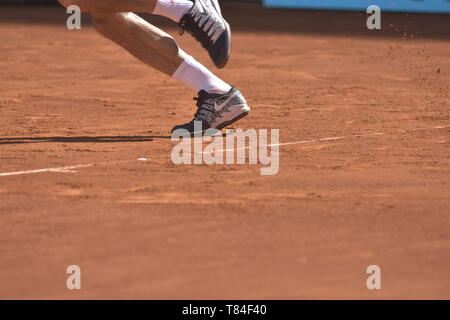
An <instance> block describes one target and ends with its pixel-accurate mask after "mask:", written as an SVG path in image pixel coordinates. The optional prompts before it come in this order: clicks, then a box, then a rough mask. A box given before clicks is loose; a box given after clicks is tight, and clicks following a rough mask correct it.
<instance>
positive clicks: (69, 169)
mask: <svg viewBox="0 0 450 320" xmlns="http://www.w3.org/2000/svg"><path fill="white" fill-rule="evenodd" d="M445 128H450V125H443V126H436V127H429V128H416V129H407V130H401V132H410V131H421V130H433V129H445ZM383 134H384V133H382V132H373V133H367V134H358V135H352V136H341V137H327V138H318V139H312V140H300V141H292V142H283V143H276V144H269V145H267V146H268V147H274V146H289V145H296V144H305V143H314V142H322V141H334V140H343V139H348V138H359V137H371V136H379V135H383ZM249 148H250V147H249V146H245V147H241V148H240V149H249ZM233 150H235V149H223V150H215V152H229V151H233ZM200 153H201V154H205V153H208V152H205V151H203V152H200ZM147 160H149V159H148V158H139V159H137V161H147ZM130 161H133V160H123V161H114V163H121V162H130ZM111 163H113V162H103V163H89V164H80V165H74V166H65V167H56V168H45V169H37V170H24V171H15V172H4V173H0V177H6V176H17V175H23V174H32V173H43V172H59V173H71V172H76V171H74V170H75V169H80V168H89V167H93V166H98V165H104V164H111Z"/></svg>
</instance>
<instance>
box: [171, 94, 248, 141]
mask: <svg viewBox="0 0 450 320" xmlns="http://www.w3.org/2000/svg"><path fill="white" fill-rule="evenodd" d="M194 100H197V108H198V109H197V112H196V113H195V115H194V119H193V120H192V121H191V122H188V123H185V124H182V125H177V126H175V127H173V129H172V133H173V132H174V131H175V130H177V129H184V130H187V131H189V132H190V133H191V134H195V133H197V131H201V132H202V133H204V132H205V131H206V130H208V129H209V130H211V129H216V130H220V129H222V128H224V127H226V126H228V125H230V124H232V123H234V122H236V121H238V120H239V119H242V118H243V117H245V116H246V115H248V114H249V113H250V107H249V106H248V105H247V101H246V100H245V98H244V96H243V95H242V94H241V92H240V91H239V90H237V89H236V88H231V90H230V91H228V92H227V93H225V94H217V93H208V92H206V91H204V90H202V91H200V92H199V93H198V97H196V98H194ZM199 127H200V130H199V129H198V128H199Z"/></svg>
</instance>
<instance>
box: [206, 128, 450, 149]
mask: <svg viewBox="0 0 450 320" xmlns="http://www.w3.org/2000/svg"><path fill="white" fill-rule="evenodd" d="M445 128H450V125H445V126H436V127H429V128H425V127H424V128H415V129H407V130H401V132H410V131H421V130H434V129H445ZM383 134H384V133H383V132H372V133H367V134H355V135H351V136H341V137H327V138H318V139H312V140H300V141H292V142H282V143H274V144H268V145H266V146H263V147H276V146H290V145H296V144H305V143H313V142H323V141H334V140H343V139H348V138H362V137H373V136H381V135H383ZM249 148H250V146H244V147H240V148H234V149H219V150H214V152H230V151H234V150H242V149H245V150H246V149H249ZM211 152H213V151H202V152H198V153H197V154H209V153H211Z"/></svg>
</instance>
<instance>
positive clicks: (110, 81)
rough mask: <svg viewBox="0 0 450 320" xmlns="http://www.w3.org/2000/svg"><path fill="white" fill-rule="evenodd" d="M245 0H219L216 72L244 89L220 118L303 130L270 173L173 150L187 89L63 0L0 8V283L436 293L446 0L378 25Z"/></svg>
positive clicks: (21, 291) (16, 290)
mask: <svg viewBox="0 0 450 320" xmlns="http://www.w3.org/2000/svg"><path fill="white" fill-rule="evenodd" d="M241 10H244V11H241ZM252 10H253V9H252V7H229V6H225V7H224V11H225V13H226V14H227V15H228V16H230V17H231V22H232V27H233V26H234V39H233V41H234V42H233V55H232V58H231V60H230V62H229V65H228V66H227V67H226V68H225V69H223V70H218V71H217V72H216V73H217V74H218V75H220V76H221V77H223V78H224V79H226V80H228V81H229V82H231V83H232V84H233V85H235V86H237V87H238V88H240V89H241V91H242V92H243V93H244V94H245V95H246V97H247V98H248V101H249V104H250V105H251V106H252V108H253V109H252V113H251V116H249V117H247V118H245V119H244V120H242V121H241V122H239V123H238V124H237V125H235V128H237V127H239V128H243V129H247V128H256V129H260V128H268V129H270V128H276V129H280V142H282V143H286V142H299V141H303V142H299V143H296V144H292V145H284V146H281V147H280V170H279V173H278V174H277V175H275V176H261V175H260V168H261V165H213V166H208V165H179V166H177V165H174V164H172V162H171V158H170V153H171V150H172V147H173V146H174V145H175V143H174V142H172V141H171V140H170V129H171V128H172V126H173V125H175V124H179V123H183V122H186V121H188V120H190V118H191V117H192V114H193V112H194V111H195V105H194V103H193V101H192V100H191V98H192V96H194V95H195V93H193V92H191V91H190V90H189V89H187V88H185V87H184V86H183V85H181V84H179V83H177V82H176V81H174V80H172V79H170V78H169V77H166V76H164V75H161V74H159V73H158V72H156V71H154V70H152V69H149V68H147V67H146V66H145V65H143V64H142V63H140V62H139V61H137V60H135V59H134V58H132V57H131V56H129V55H128V53H126V52H125V51H123V50H122V49H120V48H118V47H116V46H115V45H114V44H113V43H110V42H109V41H107V40H105V39H103V38H101V37H100V36H98V35H97V34H96V32H95V31H94V30H93V29H92V28H91V27H90V25H89V23H88V22H87V21H86V22H84V24H83V28H82V30H80V31H68V30H67V29H66V28H65V17H66V15H65V12H64V10H63V9H60V8H58V7H39V8H38V7H23V8H22V7H5V6H2V7H0V39H1V42H0V160H1V162H0V200H1V201H0V255H1V260H0V298H7V299H12V298H26V299H31V298H39V299H41V298H43V299H48V298H57V299H59V298H69V299H80V298H94V299H100V298H113V299H116V298H126V299H128V298H138V299H141V298H142V299H218V298H220V299H247V298H248V299H266V298H267V299H305V298H309V299H318V298H325V299H329V298H344V299H348V298H362V299H371V298H375V299H379V298H406V299H411V298H426V299H429V298H438V299H442V298H450V281H449V276H450V273H449V272H450V271H449V270H450V232H449V231H450V230H449V229H450V228H449V211H450V157H449V155H450V153H449V150H450V149H449V147H450V98H449V93H448V92H449V83H450V59H449V56H450V42H449V39H450V37H449V36H448V34H447V35H446V34H443V33H442V32H441V33H440V31H442V26H445V25H446V26H447V27H448V21H449V18H448V17H444V16H438V15H437V16H427V17H426V18H423V17H422V18H421V19H422V20H420V21H419V22H417V21H418V20H414V19H415V18H414V16H413V17H412V18H411V19H412V20H413V22H412V24H410V25H415V27H416V28H417V30H419V31H420V26H421V25H422V26H423V27H424V28H425V26H427V27H428V29H427V31H426V32H428V33H427V34H424V33H422V34H421V33H420V32H419V33H417V32H416V31H417V30H416V29H413V30H412V29H408V30H406V29H404V28H403V27H402V26H403V25H398V26H395V27H396V28H397V29H398V30H399V31H396V32H394V31H392V30H391V31H392V32H390V33H389V34H387V33H386V36H383V33H381V34H380V33H379V32H378V33H377V31H374V33H370V32H368V31H364V32H363V31H361V32H359V31H358V30H363V29H364V23H365V21H364V19H361V18H360V16H359V15H358V14H325V13H322V14H319V13H313V12H310V13H301V12H298V11H297V12H289V13H288V12H285V11H280V10H274V11H273V12H272V11H263V10H258V11H252ZM245 16H247V17H250V20H245V19H244V18H243V17H245ZM324 17H325V18H324ZM352 17H354V20H349V19H352ZM395 17H396V16H393V17H389V19H391V20H392V21H393V22H395V21H396V20H395ZM328 18H330V19H328ZM416 18H417V17H416ZM320 19H322V20H320ZM333 19H334V20H333ZM340 19H341V20H340ZM408 19H409V18H408ZM417 19H418V18H417ZM158 21H159V20H158ZM252 21H253V22H254V24H252ZM327 21H328V22H329V23H330V24H333V23H334V25H332V26H328V27H326V25H325V26H324V25H319V23H323V24H326V23H327ZM339 21H344V22H345V23H344V22H343V23H340V22H339ZM349 21H350V22H349ZM161 23H162V24H161V25H162V26H164V29H165V30H167V31H168V32H169V33H171V34H173V35H176V39H177V40H178V41H179V43H180V45H181V46H182V47H183V48H184V49H186V51H188V52H189V53H191V54H192V55H194V56H195V57H197V58H198V59H199V60H200V61H202V62H203V63H205V64H206V65H207V66H209V67H212V64H211V62H210V61H209V60H208V57H207V55H206V53H205V52H204V51H203V50H201V48H200V46H199V45H198V44H197V43H196V42H195V41H194V40H193V39H192V38H190V37H189V36H187V35H186V36H183V37H179V36H178V34H177V31H178V30H177V28H176V26H175V25H174V24H170V23H168V22H167V21H165V20H164V21H162V20H161ZM258 23H259V24H258ZM314 23H316V25H314ZM402 23H403V22H402ZM439 23H442V24H441V27H439ZM271 26H273V28H272V29H271ZM302 26H304V28H302ZM433 26H434V27H435V30H434V32H435V33H433V28H434V27H433ZM340 27H342V28H346V29H345V30H343V31H342V32H339V28H340ZM440 28H441V29H440ZM302 30H303V31H302ZM336 30H338V31H336ZM404 30H406V33H405V34H403V33H404V32H403V31H404ZM424 32H425V31H424ZM421 35H423V36H422V37H421ZM333 137H339V139H334V140H327V139H323V138H333ZM311 140H312V141H311ZM138 158H147V159H148V160H147V161H138V160H137V159H138ZM85 165H86V166H85ZM67 166H81V167H73V168H65V169H61V167H67ZM46 168H59V169H57V170H54V171H45V172H35V173H31V172H28V171H29V170H37V169H46ZM18 171H25V172H23V173H22V174H17V175H5V173H10V172H18ZM71 264H76V265H79V266H80V267H81V271H82V290H80V291H76V290H74V291H69V290H67V289H66V277H67V276H68V275H67V274H66V273H65V271H66V268H67V266H68V265H71ZM373 264H375V265H379V266H380V267H381V270H382V290H368V289H367V288H366V279H367V277H368V275H367V274H366V268H367V266H369V265H373Z"/></svg>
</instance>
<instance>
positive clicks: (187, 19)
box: [59, 0, 231, 68]
mask: <svg viewBox="0 0 450 320" xmlns="http://www.w3.org/2000/svg"><path fill="white" fill-rule="evenodd" d="M59 2H60V3H61V4H62V5H63V6H65V7H68V6H70V5H78V6H79V7H80V8H81V10H82V11H83V12H88V13H98V12H104V13H114V12H147V13H153V14H157V15H162V16H165V17H168V18H169V19H172V20H173V21H175V22H176V23H178V24H179V26H180V28H181V29H182V30H183V32H184V31H187V32H188V33H190V34H191V35H192V36H193V37H194V38H195V39H196V40H197V41H199V42H200V43H201V45H202V46H203V47H204V48H205V49H206V50H207V51H208V53H209V56H210V57H211V59H212V61H213V62H214V64H215V65H216V66H217V67H218V68H223V67H224V66H225V65H226V63H227V62H228V59H229V57H230V53H231V29H230V25H229V24H228V23H227V22H226V21H225V19H224V18H223V17H222V12H221V9H220V6H219V3H218V1H217V0H59Z"/></svg>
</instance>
